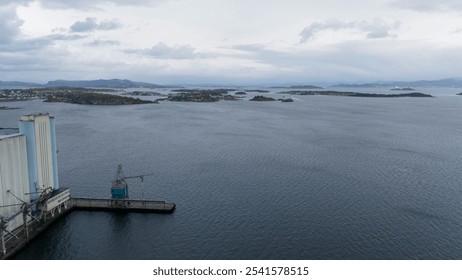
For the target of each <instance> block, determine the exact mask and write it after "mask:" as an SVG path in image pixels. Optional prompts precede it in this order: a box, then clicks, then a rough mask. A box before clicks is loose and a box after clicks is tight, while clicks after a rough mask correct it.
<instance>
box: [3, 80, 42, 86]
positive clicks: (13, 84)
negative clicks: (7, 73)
mask: <svg viewBox="0 0 462 280" xmlns="http://www.w3.org/2000/svg"><path fill="white" fill-rule="evenodd" d="M39 86H41V85H40V84H34V83H26V82H17V81H9V82H2V81H0V87H39Z"/></svg>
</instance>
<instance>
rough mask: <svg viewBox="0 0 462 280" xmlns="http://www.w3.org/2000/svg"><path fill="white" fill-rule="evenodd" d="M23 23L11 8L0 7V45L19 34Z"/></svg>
mask: <svg viewBox="0 0 462 280" xmlns="http://www.w3.org/2000/svg"><path fill="white" fill-rule="evenodd" d="M23 23H24V21H23V20H21V19H20V18H19V17H18V15H17V14H16V9H15V8H13V7H6V8H1V7H0V34H1V35H0V44H2V43H3V44H4V43H8V42H11V41H12V40H14V39H15V38H16V37H17V36H18V35H19V34H20V28H21V26H22V25H23Z"/></svg>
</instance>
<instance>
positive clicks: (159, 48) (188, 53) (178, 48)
mask: <svg viewBox="0 0 462 280" xmlns="http://www.w3.org/2000/svg"><path fill="white" fill-rule="evenodd" d="M125 53H128V54H141V55H146V56H151V57H154V58H159V59H195V58H206V57H210V56H211V55H210V54H206V53H199V52H196V50H195V49H194V48H193V47H191V46H190V45H175V46H172V47H170V46H168V45H167V44H165V43H163V42H160V43H158V44H157V45H155V46H153V47H152V48H149V49H137V50H125Z"/></svg>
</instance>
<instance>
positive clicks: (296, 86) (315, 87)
mask: <svg viewBox="0 0 462 280" xmlns="http://www.w3.org/2000/svg"><path fill="white" fill-rule="evenodd" d="M290 88H293V89H322V87H317V86H312V85H294V86H290Z"/></svg>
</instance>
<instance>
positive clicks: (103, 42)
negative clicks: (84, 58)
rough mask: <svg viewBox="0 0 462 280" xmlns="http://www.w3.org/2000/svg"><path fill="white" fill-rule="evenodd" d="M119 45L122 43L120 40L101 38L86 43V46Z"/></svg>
mask: <svg viewBox="0 0 462 280" xmlns="http://www.w3.org/2000/svg"><path fill="white" fill-rule="evenodd" d="M118 45H120V42H119V41H115V40H100V39H96V40H93V41H92V42H90V43H87V44H86V46H89V47H104V46H118Z"/></svg>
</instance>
